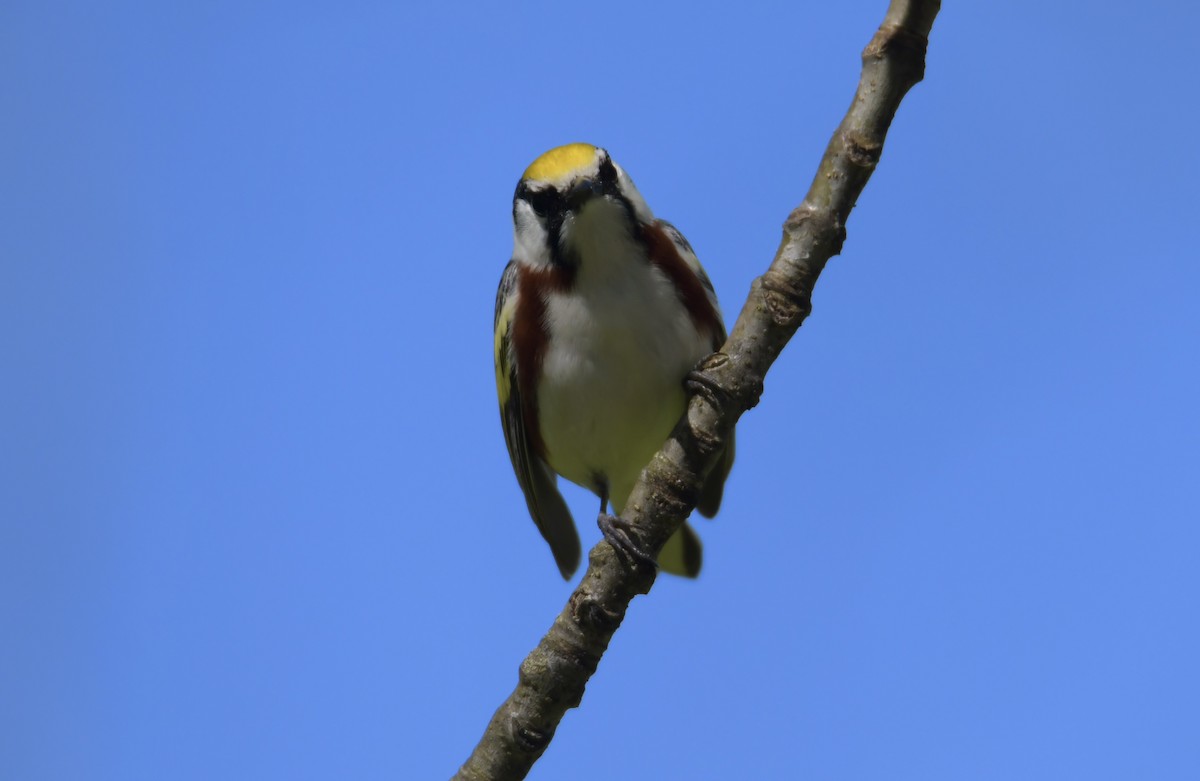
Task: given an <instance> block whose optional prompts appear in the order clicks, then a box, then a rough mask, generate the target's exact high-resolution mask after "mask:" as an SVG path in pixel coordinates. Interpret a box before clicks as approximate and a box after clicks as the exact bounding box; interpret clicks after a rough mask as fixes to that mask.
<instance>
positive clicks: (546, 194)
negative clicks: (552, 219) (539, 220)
mask: <svg viewBox="0 0 1200 781" xmlns="http://www.w3.org/2000/svg"><path fill="white" fill-rule="evenodd" d="M525 200H526V201H528V202H529V205H530V206H532V207H533V211H534V213H535V214H537V216H539V217H545V216H547V215H548V214H550V213H552V212H554V211H557V210H560V209H561V203H560V200H561V199H560V198H559V195H558V191H557V190H555V189H554V188H552V187H547V188H546V189H545V190H536V191H531V192H529V193H527V194H526V196H525Z"/></svg>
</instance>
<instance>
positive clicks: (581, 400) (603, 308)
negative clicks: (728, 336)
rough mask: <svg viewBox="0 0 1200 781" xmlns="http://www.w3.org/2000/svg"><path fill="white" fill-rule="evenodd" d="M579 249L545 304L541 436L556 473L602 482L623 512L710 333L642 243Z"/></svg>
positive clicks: (596, 485)
mask: <svg viewBox="0 0 1200 781" xmlns="http://www.w3.org/2000/svg"><path fill="white" fill-rule="evenodd" d="M608 235H609V236H611V235H612V234H611V233H610V234H608ZM578 246H581V247H582V249H583V252H582V253H581V255H582V262H581V263H580V265H579V268H578V271H577V273H576V276H575V284H574V287H573V289H572V290H571V292H570V293H566V294H551V295H550V297H549V298H548V299H547V302H546V304H547V306H546V318H547V320H546V325H547V330H548V331H549V334H550V342H549V345H548V347H547V352H546V355H545V358H544V362H543V365H542V376H541V380H540V383H539V385H538V409H539V418H540V423H541V432H542V439H543V441H544V442H545V444H546V451H547V459H548V462H549V464H550V466H551V467H552V468H553V469H554V470H555V471H556V472H558V473H559V474H561V475H562V476H563V477H565V478H567V479H568V480H570V481H572V482H574V483H578V484H579V485H582V486H585V487H587V488H591V489H592V490H595V491H597V492H598V491H599V490H600V488H601V486H602V485H604V484H607V486H608V490H609V498H610V500H611V501H612V503H613V506H614V508H615V509H616V511H617V512H620V510H621V509H622V508H623V507H624V504H625V500H626V499H627V498H628V496H629V492H630V491H631V490H632V489H633V484H634V483H635V482H636V481H637V477H638V474H639V473H640V471H641V469H642V468H643V467H644V466H645V465H646V464H647V462H649V460H650V457H651V456H652V455H654V453H655V452H656V451H657V450H658V449H659V448H660V447H661V446H662V444H663V442H664V441H665V440H666V438H667V435H668V434H669V433H670V431H671V429H672V427H673V426H674V425H675V423H676V422H677V421H678V420H679V416H680V415H681V414H682V413H683V407H684V403H685V400H686V396H685V393H684V386H683V382H684V377H685V375H686V374H687V372H688V371H690V370H691V369H692V368H693V367H694V366H695V364H696V362H697V361H699V360H700V359H701V358H702V357H704V356H705V355H707V354H708V353H709V352H711V335H709V334H700V333H697V331H696V329H695V328H694V326H693V325H692V321H691V318H690V317H689V315H688V313H687V310H686V309H684V307H683V304H682V303H681V302H680V300H679V296H678V294H677V292H676V290H675V287H674V285H673V283H672V282H671V281H670V280H669V279H668V278H667V277H666V276H665V275H664V274H663V273H662V272H661V271H659V270H658V269H657V268H655V267H654V266H653V265H651V264H650V263H649V262H648V261H647V259H646V258H645V257H644V253H643V250H642V249H641V246H640V245H638V244H636V243H635V242H633V241H632V240H631V239H625V240H623V241H621V242H619V243H617V244H611V243H610V244H609V245H608V246H603V247H602V246H589V245H588V243H587V242H586V237H584V238H582V239H580V240H579V244H578ZM593 253H595V254H593ZM597 258H600V259H601V262H593V261H595V260H596V259H597Z"/></svg>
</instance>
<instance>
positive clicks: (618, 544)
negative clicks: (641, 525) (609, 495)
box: [596, 513, 658, 569]
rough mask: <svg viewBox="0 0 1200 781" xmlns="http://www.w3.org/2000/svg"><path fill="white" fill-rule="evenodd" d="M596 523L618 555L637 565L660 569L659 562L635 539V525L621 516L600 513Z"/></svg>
mask: <svg viewBox="0 0 1200 781" xmlns="http://www.w3.org/2000/svg"><path fill="white" fill-rule="evenodd" d="M596 525H597V526H599V527H600V531H601V532H602V533H603V534H604V539H606V540H608V543H609V544H610V545H612V546H613V548H615V549H616V551H617V553H618V555H620V556H622V557H623V558H625V559H628V560H630V561H632V562H634V564H635V565H637V566H645V567H650V568H652V569H658V562H657V561H655V559H654V557H653V556H651V555H650V554H649V553H647V552H646V551H645V550H644V549H643V548H642V546H641V545H639V544H638V543H637V542H636V541H635V539H634V532H633V526H632V524H630V523H629V522H628V521H625V520H622V519H621V518H620V517H619V516H616V515H609V514H608V513H600V517H599V518H597V519H596Z"/></svg>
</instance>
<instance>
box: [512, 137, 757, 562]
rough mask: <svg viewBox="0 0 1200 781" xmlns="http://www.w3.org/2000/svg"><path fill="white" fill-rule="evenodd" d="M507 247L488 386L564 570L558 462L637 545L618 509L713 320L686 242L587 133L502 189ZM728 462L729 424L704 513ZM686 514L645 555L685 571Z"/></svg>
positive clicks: (711, 338)
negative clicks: (508, 192) (508, 202)
mask: <svg viewBox="0 0 1200 781" xmlns="http://www.w3.org/2000/svg"><path fill="white" fill-rule="evenodd" d="M513 232H514V239H515V240H514V243H513V244H514V246H513V256H512V260H510V261H509V263H508V266H507V267H505V269H504V276H503V277H502V278H501V280H500V289H499V290H498V291H497V293H496V319H495V328H496V389H497V391H498V392H499V396H500V418H501V421H502V423H503V425H504V441H505V443H506V444H507V445H508V454H509V456H510V457H511V458H512V464H513V469H514V470H516V473H517V482H519V483H520V485H521V490H522V491H523V492H524V494H525V502H526V504H527V505H528V507H529V514H530V515H532V516H533V520H534V523H536V524H537V527H538V529H539V530H540V531H541V532H542V536H543V537H545V538H546V541H547V542H548V543H549V544H550V550H551V551H552V552H553V553H554V560H555V561H556V562H557V563H558V569H559V571H560V572H561V573H562V575H563V577H564V578H569V577H570V576H571V575H572V574H573V573H574V572H575V569H576V568H577V567H578V566H579V535H578V533H577V532H576V530H575V523H574V521H573V520H572V519H571V513H570V511H569V510H568V509H567V506H566V504H565V503H564V502H563V499H562V496H561V495H560V494H559V492H558V487H557V475H562V476H563V477H565V478H566V479H568V480H570V481H571V482H573V483H576V484H578V485H581V486H584V487H585V488H589V489H591V490H592V491H594V492H595V493H596V494H597V495H598V496H599V497H600V518H599V525H600V528H601V530H602V531H603V532H604V534H605V536H606V537H607V538H608V539H609V540H610V541H611V542H613V543H614V544H615V545H617V547H618V548H619V549H622V550H623V551H624V552H625V553H632V554H634V555H635V556H638V557H640V558H646V554H644V553H642V552H641V549H640V548H639V547H638V546H637V543H636V542H635V541H634V540H633V539H632V538H631V536H630V530H629V529H628V528H627V527H626V526H625V525H624V524H623V522H622V521H620V519H619V518H616V517H614V516H610V515H607V505H608V504H609V503H611V504H612V506H613V510H614V511H615V512H616V514H617V515H620V513H621V511H622V510H623V509H624V507H625V502H626V500H627V499H628V498H629V493H630V491H632V490H633V486H634V484H635V483H636V482H637V479H638V475H639V474H640V472H641V470H642V469H643V468H644V467H645V466H646V465H647V464H648V463H649V461H650V458H651V456H653V455H654V453H655V452H657V451H658V449H659V448H660V447H662V445H663V443H664V442H665V441H666V439H667V436H668V435H669V434H670V433H671V429H672V428H673V427H674V426H675V423H676V422H677V421H678V420H679V418H680V416H681V415H682V414H683V410H684V407H685V405H686V403H687V396H686V392H685V388H684V380H685V378H686V377H687V375H688V373H689V372H690V371H691V370H692V369H693V368H694V367H695V365H696V363H697V362H698V361H699V360H700V359H701V358H703V357H705V356H706V355H708V354H710V353H712V352H714V351H716V350H718V349H719V348H720V347H721V345H722V344H723V343H724V341H725V327H724V325H723V324H722V322H721V313H720V311H719V310H718V309H717V299H716V294H715V293H714V292H713V287H712V284H711V283H710V282H709V281H708V277H707V276H706V275H705V273H704V269H702V268H701V267H700V261H699V260H697V259H696V255H695V253H693V252H692V248H691V246H690V245H689V244H688V243H687V240H686V239H684V238H683V236H682V235H681V234H680V233H679V231H678V230H676V229H675V227H674V226H672V225H671V224H670V223H667V222H664V221H662V220H657V219H655V218H654V216H653V215H652V214H651V213H650V207H649V206H647V205H646V202H645V200H643V199H642V196H641V195H640V194H639V193H638V191H637V188H635V187H634V186H633V181H632V180H631V179H630V178H629V176H628V175H627V174H626V173H625V171H624V170H622V169H621V167H620V166H618V165H617V164H616V163H614V162H613V161H612V158H611V157H609V155H608V152H606V151H605V150H603V149H599V148H597V147H594V146H591V145H590V144H568V145H566V146H560V147H557V148H555V149H551V150H550V151H549V152H546V153H545V154H543V155H542V156H541V157H539V158H538V159H537V160H535V161H534V162H533V164H532V165H530V166H529V167H528V168H527V169H525V173H524V175H523V176H522V177H521V181H520V182H518V184H517V191H516V195H515V196H514V197H513ZM732 464H733V437H732V435H731V436H730V439H729V445H728V447H727V448H726V450H725V452H724V454H723V455H722V456H721V457H720V458H719V459H718V461H717V463H716V465H715V466H714V467H713V468H712V471H711V472H710V474H709V475H708V477H707V479H706V480H705V484H704V486H703V488H702V490H701V492H700V496H699V500H698V502H697V508H698V509H699V510H700V513H701V514H702V515H704V516H707V517H712V516H713V515H714V514H716V512H717V508H718V507H719V506H720V504H721V493H722V491H723V489H724V485H725V478H726V477H727V476H728V474H729V469H730V467H731V466H732ZM700 551H701V549H700V540H699V539H698V538H697V536H696V533H695V531H693V530H692V528H691V527H690V526H688V525H687V523H684V524H683V526H681V527H680V529H679V531H678V532H676V533H675V535H674V536H672V537H671V539H670V540H668V541H667V544H666V545H665V546H664V547H663V549H662V551H661V552H660V553H659V556H658V564H659V565H660V566H661V567H662V568H663V569H665V570H666V571H668V572H673V573H675V574H680V575H687V576H695V575H696V574H697V573H698V572H699V571H700V559H701V555H700Z"/></svg>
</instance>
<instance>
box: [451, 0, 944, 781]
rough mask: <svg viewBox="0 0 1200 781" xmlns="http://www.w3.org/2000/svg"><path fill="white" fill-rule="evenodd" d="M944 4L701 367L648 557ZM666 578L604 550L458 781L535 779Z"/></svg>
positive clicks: (705, 462)
mask: <svg viewBox="0 0 1200 781" xmlns="http://www.w3.org/2000/svg"><path fill="white" fill-rule="evenodd" d="M940 6H941V3H940V0H892V2H891V5H890V7H889V8H888V11H887V15H886V16H885V18H884V20H883V24H882V25H881V26H880V28H879V31H878V32H876V33H875V36H874V37H873V38H872V39H871V42H870V43H869V44H867V47H866V49H865V50H864V51H863V55H862V60H863V68H862V76H861V78H860V80H859V83H858V90H857V92H856V93H855V96H854V101H853V102H852V103H851V104H850V109H849V111H847V113H846V116H845V118H844V119H843V120H842V123H841V125H840V126H839V127H838V129H837V131H836V132H835V133H834V134H833V138H832V139H830V141H829V146H828V147H827V148H826V150H825V154H824V156H823V157H822V159H821V163H820V166H819V167H818V169H817V173H816V176H815V177H814V179H813V182H812V185H811V186H810V187H809V190H808V194H807V195H806V196H805V197H804V200H803V201H802V202H801V203H800V205H799V206H797V207H796V208H795V209H794V210H793V211H792V213H791V214H790V215H789V216H788V218H787V220H786V221H785V222H784V225H783V239H782V241H781V242H780V245H779V249H778V250H777V251H776V253H775V259H774V260H773V261H772V263H771V265H770V267H769V268H768V269H767V271H766V273H764V274H763V275H762V276H761V277H759V278H757V279H755V280H754V282H753V284H752V286H751V290H750V296H749V298H748V299H747V300H746V304H745V306H744V307H743V308H742V312H741V314H740V315H739V317H738V319H737V322H736V323H735V324H734V327H733V331H732V333H731V334H730V336H729V340H728V341H727V342H726V343H725V346H724V347H723V348H722V349H721V351H720V352H718V353H715V354H713V355H711V356H709V357H708V358H707V359H705V361H703V362H702V364H701V366H700V367H699V368H698V371H697V372H696V375H695V377H694V380H693V382H692V383H691V387H692V391H693V393H692V397H691V400H690V402H689V404H688V409H687V413H686V415H685V416H684V417H683V418H682V419H681V420H680V421H679V424H678V425H677V426H676V427H675V430H674V431H673V432H672V434H671V438H670V439H669V440H667V442H666V444H665V445H664V446H663V448H662V450H660V451H659V452H658V453H657V454H655V456H654V459H653V460H652V461H651V462H650V464H649V465H648V466H647V467H646V469H645V471H643V472H642V476H641V480H640V481H639V483H638V485H637V487H636V488H635V489H634V491H633V493H632V495H631V496H630V498H629V501H628V502H627V504H626V508H625V512H624V514H623V516H622V517H623V518H624V520H626V521H628V522H630V523H631V524H633V526H634V528H635V530H636V533H637V536H638V538H639V539H640V540H641V543H642V545H643V546H644V548H645V549H647V550H651V551H658V550H659V549H660V548H661V547H662V545H663V544H664V543H665V542H666V541H667V538H669V537H670V536H671V534H673V533H674V531H675V530H676V529H677V528H678V527H679V525H680V524H681V523H682V522H683V521H684V519H686V518H687V516H688V515H689V514H690V513H691V511H692V509H693V508H694V507H695V505H696V500H697V498H698V495H699V487H700V485H701V480H702V478H703V476H704V475H705V473H706V472H707V470H708V468H709V467H710V466H712V462H713V459H714V458H715V457H716V454H717V453H719V452H720V450H721V447H722V445H723V444H724V442H725V439H726V437H728V436H729V432H730V431H731V430H732V429H733V426H734V424H735V423H736V422H737V420H738V418H740V417H741V415H742V413H743V412H745V411H746V410H748V409H750V408H751V407H753V406H754V405H755V404H756V403H757V402H758V398H759V395H760V394H761V393H762V387H763V378H764V376H765V375H766V372H767V369H768V368H770V366H771V364H772V363H774V361H775V359H776V357H778V355H779V353H780V351H782V350H783V347H784V345H786V344H787V342H788V340H790V339H791V337H792V335H793V334H794V333H795V332H796V329H797V328H799V327H800V324H801V323H802V322H804V319H805V318H806V317H807V316H808V314H809V312H810V311H811V310H812V303H811V298H812V291H813V286H814V285H815V284H816V281H817V277H818V276H819V275H820V273H821V270H822V269H823V268H824V267H825V263H826V261H828V260H829V258H831V257H833V256H834V255H837V254H838V253H839V252H840V251H841V248H842V242H843V241H844V240H845V238H846V228H845V225H846V220H847V218H848V217H849V215H850V210H851V209H853V208H854V204H855V201H856V200H857V199H858V196H859V194H860V193H861V192H862V189H863V187H864V186H865V185H866V183H867V180H868V179H869V178H870V176H871V173H872V172H873V171H874V170H875V165H876V164H877V163H878V162H879V156H880V153H881V151H882V150H883V141H884V137H885V136H886V135H887V130H888V126H889V125H891V122H892V118H893V117H894V116H895V115H896V110H897V109H898V108H899V106H900V101H901V99H902V98H903V97H904V95H905V93H907V92H908V90H909V89H910V88H911V87H912V86H913V85H914V84H916V83H917V82H919V81H920V80H921V78H922V76H923V75H924V71H925V50H926V47H927V45H928V40H929V31H930V28H931V27H932V26H933V20H934V17H935V16H936V15H937V12H938V10H939V8H940ZM654 577H655V573H654V572H653V571H651V570H649V569H648V568H646V567H638V566H636V565H634V564H632V563H630V562H628V561H626V560H624V559H622V558H621V557H619V556H618V555H617V553H616V552H615V551H614V549H613V548H612V546H610V545H609V544H608V543H607V542H605V541H601V542H600V543H599V544H597V545H596V547H595V548H593V549H592V551H591V553H590V554H589V556H588V569H587V572H586V573H585V574H584V576H583V580H582V581H581V582H580V584H579V586H578V588H576V589H575V591H574V593H572V594H571V597H570V599H569V600H568V601H567V605H566V607H565V608H564V609H563V611H562V613H560V614H559V616H558V617H557V618H556V619H555V620H554V625H553V626H552V627H551V628H550V631H549V632H548V633H547V634H546V636H545V637H543V638H542V641H541V642H540V643H539V644H538V646H537V648H535V649H534V650H533V652H532V653H530V654H529V656H528V657H527V658H526V659H525V661H524V662H522V664H521V668H520V677H519V681H518V683H517V687H516V689H515V690H514V691H513V693H512V694H511V695H509V697H508V699H507V700H505V701H504V703H503V704H502V705H501V706H500V708H499V709H498V710H497V711H496V713H495V715H493V716H492V719H491V722H490V723H489V724H488V726H487V729H486V731H485V732H484V734H483V737H482V738H481V739H480V741H479V743H478V745H477V746H476V747H475V750H474V751H473V752H472V754H471V756H470V758H469V759H468V760H467V762H466V764H464V765H463V766H462V767H461V768H460V769H459V771H458V773H457V774H455V776H454V779H455V781H515V780H516V779H522V778H525V776H526V774H527V773H528V772H529V770H530V768H531V767H532V766H533V763H534V762H536V761H537V759H538V757H540V756H541V755H542V752H543V751H545V750H546V747H547V746H548V745H549V743H550V740H551V739H552V738H553V737H554V730H555V728H557V726H558V723H559V722H560V721H561V720H562V717H563V715H564V714H565V713H566V711H567V710H568V709H569V708H574V707H576V706H577V705H579V702H580V699H581V698H582V697H583V691H584V687H585V686H586V684H587V681H588V679H589V678H590V677H591V675H592V673H594V672H595V671H596V665H597V664H599V662H600V657H601V656H602V655H603V654H604V651H605V649H606V648H607V647H608V643H609V640H610V639H611V638H612V636H613V633H614V632H615V631H616V630H617V627H619V626H620V625H621V621H622V619H623V618H624V617H625V611H626V609H627V608H628V607H629V603H630V602H631V601H632V599H633V598H634V597H635V596H637V595H638V594H644V593H647V592H648V591H649V590H650V587H651V586H652V585H653V584H654Z"/></svg>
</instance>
